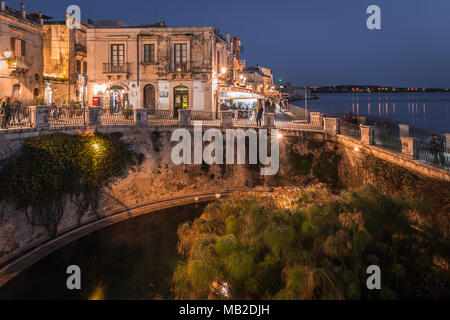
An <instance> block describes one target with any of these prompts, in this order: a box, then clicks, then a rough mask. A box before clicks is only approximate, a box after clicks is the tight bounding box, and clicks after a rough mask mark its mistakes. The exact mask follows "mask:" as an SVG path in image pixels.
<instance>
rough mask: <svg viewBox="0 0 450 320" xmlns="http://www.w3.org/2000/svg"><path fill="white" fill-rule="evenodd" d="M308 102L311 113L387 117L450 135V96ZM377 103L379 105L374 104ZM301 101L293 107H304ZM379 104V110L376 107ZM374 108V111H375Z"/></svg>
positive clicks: (326, 97)
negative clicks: (350, 112)
mask: <svg viewBox="0 0 450 320" xmlns="http://www.w3.org/2000/svg"><path fill="white" fill-rule="evenodd" d="M319 98H320V99H319V100H312V101H310V102H309V110H310V111H320V112H323V113H325V114H329V115H333V116H343V115H344V114H345V113H346V112H348V111H349V110H352V112H353V113H354V114H357V115H360V116H369V115H370V116H375V117H381V118H386V119H389V120H391V121H394V122H397V123H408V124H411V125H416V126H419V127H422V128H423V129H428V130H430V131H436V132H441V133H445V132H450V110H449V105H450V93H415V94H408V93H386V94H377V95H375V96H374V95H373V94H368V93H358V94H356V93H355V94H320V95H319ZM373 100H375V101H376V100H378V103H375V105H374V103H373ZM302 103H303V102H302V101H297V102H294V103H293V104H296V105H300V106H302ZM377 104H378V110H376V109H375V108H376V107H375V106H376V105H377ZM374 107H375V108H374Z"/></svg>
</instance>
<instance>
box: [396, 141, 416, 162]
mask: <svg viewBox="0 0 450 320" xmlns="http://www.w3.org/2000/svg"><path fill="white" fill-rule="evenodd" d="M400 140H401V141H402V154H403V155H404V156H406V157H408V158H409V159H411V160H415V159H417V139H416V138H413V137H400Z"/></svg>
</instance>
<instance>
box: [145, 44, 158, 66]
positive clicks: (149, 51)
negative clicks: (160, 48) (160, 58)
mask: <svg viewBox="0 0 450 320" xmlns="http://www.w3.org/2000/svg"><path fill="white" fill-rule="evenodd" d="M144 62H147V63H155V62H156V59H155V45H154V44H144Z"/></svg>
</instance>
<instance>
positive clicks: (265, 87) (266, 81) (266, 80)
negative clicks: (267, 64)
mask: <svg viewBox="0 0 450 320" xmlns="http://www.w3.org/2000/svg"><path fill="white" fill-rule="evenodd" d="M244 74H245V79H246V82H247V87H248V88H249V89H251V90H253V91H255V92H256V93H259V94H262V95H264V96H266V97H270V96H271V95H272V94H277V92H276V91H275V90H274V89H275V87H274V85H273V75H272V70H270V69H268V68H264V67H261V66H259V65H256V66H248V67H245V69H244Z"/></svg>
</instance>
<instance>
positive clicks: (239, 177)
mask: <svg viewBox="0 0 450 320" xmlns="http://www.w3.org/2000/svg"><path fill="white" fill-rule="evenodd" d="M176 128H178V127H175V126H173V127H171V126H154V127H153V126H152V127H148V126H147V127H135V126H133V127H131V126H111V127H99V128H70V127H65V128H50V129H46V130H39V129H25V130H14V132H9V133H7V134H1V135H0V145H1V146H2V150H3V153H1V154H0V156H1V158H0V160H2V159H5V158H7V157H9V156H10V155H12V154H13V153H14V152H16V151H17V150H18V149H19V148H20V146H21V145H22V144H23V142H24V141H25V139H26V138H28V137H32V136H37V135H40V134H48V133H52V132H65V133H69V134H77V133H87V132H92V131H93V130H98V131H99V132H101V133H113V132H121V133H122V134H123V137H122V139H123V140H124V141H125V142H128V143H130V145H131V147H132V149H133V150H134V151H135V152H138V153H142V154H144V155H145V160H144V162H143V163H142V165H141V166H139V167H138V168H132V169H130V170H129V171H128V172H127V173H126V174H124V175H123V176H121V177H118V178H116V179H114V180H113V181H111V182H110V183H109V184H108V185H107V186H106V187H105V188H103V190H102V193H101V199H100V206H99V207H100V208H101V210H100V212H99V216H97V215H96V214H94V213H93V212H87V213H86V214H85V215H84V216H83V218H82V219H81V223H80V224H78V217H77V216H76V214H75V211H76V206H77V201H76V200H77V199H72V200H69V199H68V200H67V202H66V210H65V214H64V216H63V218H62V221H61V223H60V225H59V228H58V236H61V235H65V234H68V233H70V232H75V233H76V230H77V229H79V230H80V232H81V231H82V230H86V229H83V228H84V227H85V226H90V225H93V223H95V222H96V221H107V220H105V218H108V217H116V216H117V215H118V214H120V215H121V217H128V218H131V217H133V212H136V210H138V211H137V212H142V210H144V211H145V210H147V209H149V208H148V207H147V205H149V204H152V203H159V204H160V205H162V203H161V202H160V201H161V199H172V200H173V199H177V198H180V197H181V198H183V197H186V195H193V194H210V193H211V192H214V193H215V191H217V190H219V191H223V190H236V189H241V190H242V189H246V190H248V189H253V188H256V187H263V188H272V187H277V186H286V185H302V184H307V183H314V182H315V178H314V177H313V176H312V175H308V176H298V175H296V174H295V173H293V160H292V158H291V156H290V155H291V153H292V151H295V152H296V153H297V154H307V153H311V154H313V155H314V156H315V157H316V158H317V157H318V156H319V155H320V154H321V153H322V152H323V151H333V150H337V151H336V152H337V153H340V154H341V155H342V156H343V161H342V162H341V164H340V166H339V176H340V178H341V180H342V182H343V183H344V185H345V186H360V185H362V184H364V183H368V182H370V181H368V180H367V179H366V177H364V175H362V174H361V171H360V170H359V169H360V165H361V164H360V162H361V161H360V160H361V155H362V153H361V152H360V151H356V150H355V147H358V148H357V149H358V150H361V148H364V149H366V150H369V151H371V152H372V154H374V155H375V156H377V157H379V158H381V159H383V160H385V161H389V162H392V163H395V164H398V165H402V166H404V167H406V168H408V169H409V170H411V171H414V172H416V173H418V174H421V175H424V176H427V177H430V178H434V179H440V180H444V181H450V173H449V172H446V171H443V170H439V169H436V168H434V167H431V166H428V165H425V164H421V163H419V162H417V161H412V160H409V159H407V158H405V157H403V156H401V155H398V154H397V155H396V154H393V153H390V152H388V151H385V150H382V149H380V148H376V147H372V146H365V145H362V144H361V141H356V140H354V139H351V138H346V137H342V136H332V135H328V134H325V133H322V132H307V131H298V130H297V131H296V130H282V131H281V132H282V133H283V136H284V137H283V138H282V140H281V141H280V171H279V174H278V175H276V176H261V175H260V168H259V166H250V165H213V166H211V167H206V168H205V167H204V166H201V165H180V166H178V165H175V164H173V163H172V161H171V157H170V155H171V151H172V148H173V146H174V145H175V144H176V143H174V142H171V135H172V132H173V131H174V130H175V129H176ZM206 129H208V128H204V130H206ZM222 130H223V129H222ZM244 130H245V129H244ZM155 133H157V134H155ZM224 145H225V144H224ZM155 201H157V202H155ZM158 201H159V202H158ZM141 209H142V210H141ZM149 211H150V210H149ZM115 219H118V218H114V219H112V221H115ZM119 220H120V219H119ZM101 225H102V224H101V223H100V224H97V226H101ZM82 235H84V233H81V236H82ZM49 240H51V239H50V238H49V236H48V234H47V231H46V229H45V228H44V227H42V226H32V225H30V224H29V223H28V222H27V220H26V218H25V214H24V213H23V212H20V211H17V210H15V208H14V206H13V205H11V204H8V203H0V267H2V266H3V267H4V266H6V265H7V264H9V263H11V262H14V261H19V260H18V259H20V258H21V257H24V255H25V254H27V253H29V252H30V251H32V250H33V249H35V248H37V247H39V246H41V245H42V244H44V243H46V242H48V241H49ZM32 261H34V260H32ZM0 283H1V282H0Z"/></svg>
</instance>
